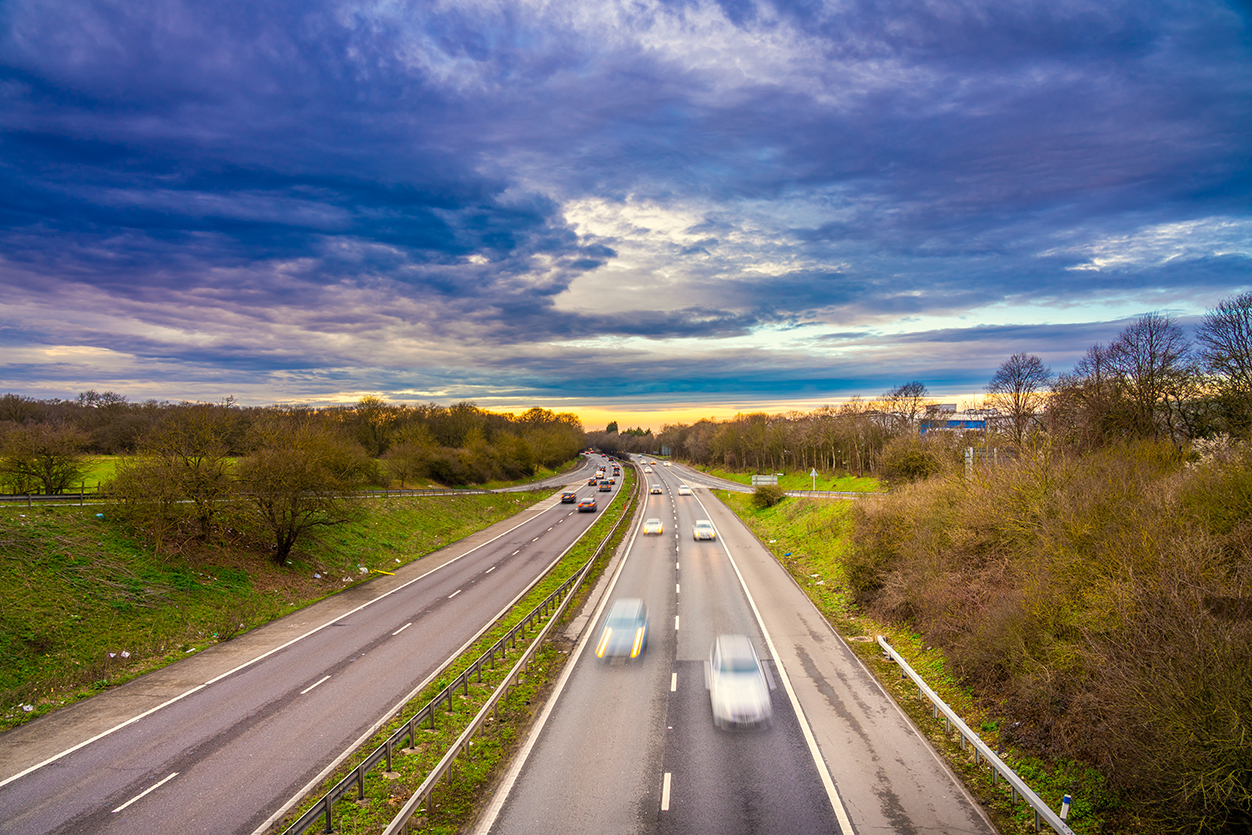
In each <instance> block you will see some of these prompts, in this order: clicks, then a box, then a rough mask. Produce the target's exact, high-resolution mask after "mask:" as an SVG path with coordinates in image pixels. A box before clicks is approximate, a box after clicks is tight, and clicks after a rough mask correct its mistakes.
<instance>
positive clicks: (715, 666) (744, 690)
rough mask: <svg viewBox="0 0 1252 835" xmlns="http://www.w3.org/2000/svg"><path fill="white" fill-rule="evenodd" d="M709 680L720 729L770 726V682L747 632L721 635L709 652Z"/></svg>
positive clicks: (710, 695)
mask: <svg viewBox="0 0 1252 835" xmlns="http://www.w3.org/2000/svg"><path fill="white" fill-rule="evenodd" d="M705 683H706V684H707V685H708V688H709V700H710V701H711V702H712V705H713V724H715V725H717V727H719V728H743V727H756V726H764V725H768V724H769V722H770V718H771V717H772V716H773V709H772V708H771V706H770V701H769V691H770V684H769V682H768V681H767V680H766V678H765V670H764V668H763V667H762V666H761V660H760V659H759V658H757V655H756V649H754V648H753V646H752V641H751V640H749V638H748V636H746V635H719V636H717V640H715V641H714V642H713V649H712V650H711V651H710V652H709V665H708V667H706V668H705Z"/></svg>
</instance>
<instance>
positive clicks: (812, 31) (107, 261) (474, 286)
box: [0, 0, 1252, 430]
mask: <svg viewBox="0 0 1252 835" xmlns="http://www.w3.org/2000/svg"><path fill="white" fill-rule="evenodd" d="M1250 25H1252V8H1250V7H1249V5H1248V4H1247V3H1241V2H1230V3H1223V2H1204V0H1197V2H1176V3H1170V2H1151V0H1125V1H1124V2H1123V0H1108V1H1107V2H1099V3H1096V2H1081V3H1075V2H1067V1H1066V0H1039V1H1038V2H1014V0H961V1H960V2H949V0H927V1H926V2H919V0H875V2H869V0H864V2H861V1H860V0H850V2H822V0H795V2H790V1H782V2H752V0H724V1H723V2H701V1H700V0H691V1H690V2H689V1H688V0H676V1H675V2H669V0H622V1H621V2H618V0H596V2H586V0H569V1H568V2H566V1H565V0H538V1H537V2H529V0H512V2H493V1H492V0H453V2H442V1H441V0H425V1H424V2H404V1H403V0H378V1H377V2H322V1H321V0H290V2H284V0H274V2H264V3H257V2H255V0H246V2H244V1H243V0H213V2H209V3H205V2H192V0H179V1H177V2H176V1H175V0H116V2H92V1H91V0H74V1H73V2H66V1H65V0H0V392H5V391H8V392H14V393H18V394H21V395H24V396H28V397H35V398H39V399H48V398H54V397H60V398H73V397H75V396H76V395H77V394H78V393H79V392H82V391H86V390H88V389H95V390H98V391H106V390H107V391H114V392H117V393H120V394H123V395H125V396H126V397H127V398H128V399H130V400H132V401H141V400H146V399H150V398H151V399H157V400H175V401H177V400H203V401H218V400H221V399H222V398H225V397H234V398H235V399H236V400H237V401H238V402H240V403H243V404H256V405H260V404H270V403H313V404H329V403H344V402H352V401H355V400H356V399H358V398H360V397H361V396H363V395H367V394H368V395H376V396H380V397H383V398H385V399H387V400H389V401H391V402H396V403H428V402H436V403H443V404H449V403H453V402H457V401H463V400H472V401H474V402H475V403H477V404H478V405H480V406H482V407H484V408H490V409H492V410H497V411H516V412H520V411H523V410H525V409H528V408H530V407H532V406H540V407H543V408H550V409H553V410H555V411H572V412H575V413H577V414H580V415H581V416H583V419H584V424H585V425H586V428H588V429H598V428H603V426H604V425H605V424H606V423H607V422H608V421H609V420H620V422H621V424H622V425H623V426H634V425H636V424H638V425H642V426H646V427H649V428H653V429H654V430H659V429H660V428H661V425H663V424H664V423H667V422H688V421H690V420H692V419H694V418H696V417H698V416H720V417H725V416H730V415H733V414H734V413H735V412H740V411H742V412H749V411H771V412H777V411H785V410H787V409H790V408H799V409H802V410H809V409H812V408H816V407H817V406H819V405H822V404H827V403H837V402H840V401H842V400H845V399H847V398H848V397H851V396H855V395H861V396H865V397H874V396H876V395H879V394H881V393H883V392H885V391H887V390H889V389H891V388H893V387H895V386H897V385H900V384H902V383H905V382H909V381H912V380H920V381H922V382H924V383H925V384H926V386H927V388H928V390H929V391H930V392H931V394H932V395H934V396H935V397H936V398H938V399H956V398H958V397H965V396H974V395H976V394H977V393H978V392H981V391H983V390H984V388H985V386H986V383H987V381H988V380H989V379H990V378H991V375H992V374H993V373H994V371H995V369H996V367H998V366H999V365H1000V364H1001V363H1002V362H1003V361H1004V360H1005V359H1007V358H1008V357H1009V356H1010V355H1011V354H1013V353H1016V352H1026V353H1031V354H1037V355H1039V356H1040V357H1042V358H1043V359H1044V361H1045V362H1046V363H1047V364H1048V365H1050V366H1051V367H1052V368H1053V369H1054V370H1056V371H1066V370H1069V369H1070V368H1072V367H1073V364H1074V362H1075V361H1076V360H1077V359H1078V357H1080V356H1081V355H1082V354H1083V353H1084V352H1085V351H1086V349H1087V348H1088V347H1089V346H1090V345H1093V344H1096V343H1107V342H1108V341H1110V340H1111V339H1113V338H1114V337H1115V336H1116V334H1117V333H1118V331H1120V330H1121V329H1122V328H1124V327H1125V326H1126V325H1127V324H1128V323H1129V322H1131V321H1133V319H1134V318H1135V317H1137V316H1140V315H1142V314H1144V313H1147V312H1150V311H1159V312H1162V313H1166V314H1168V315H1170V316H1173V317H1175V318H1176V319H1177V320H1178V321H1179V322H1180V323H1182V324H1184V325H1187V326H1191V325H1193V324H1194V323H1195V322H1196V321H1198V317H1200V316H1202V315H1203V313H1204V312H1205V310H1206V309H1209V308H1211V307H1213V306H1214V305H1215V304H1217V303H1218V302H1219V301H1221V300H1222V299H1224V298H1228V297H1230V296H1231V295H1234V294H1236V293H1239V292H1243V291H1245V290H1248V289H1252V270H1250V269H1249V267H1250V265H1252V176H1250V175H1252V30H1250Z"/></svg>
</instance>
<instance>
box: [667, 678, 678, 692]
mask: <svg viewBox="0 0 1252 835" xmlns="http://www.w3.org/2000/svg"><path fill="white" fill-rule="evenodd" d="M677 691H678V673H670V674H669V692H671V693H675V692H677Z"/></svg>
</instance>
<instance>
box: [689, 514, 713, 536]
mask: <svg viewBox="0 0 1252 835" xmlns="http://www.w3.org/2000/svg"><path fill="white" fill-rule="evenodd" d="M691 538H692V539H697V540H698V539H717V531H716V530H714V528H713V523H712V522H710V521H709V520H708V519H700V520H697V521H696V523H695V524H694V525H692V526H691Z"/></svg>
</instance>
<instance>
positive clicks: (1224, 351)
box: [1196, 293, 1252, 434]
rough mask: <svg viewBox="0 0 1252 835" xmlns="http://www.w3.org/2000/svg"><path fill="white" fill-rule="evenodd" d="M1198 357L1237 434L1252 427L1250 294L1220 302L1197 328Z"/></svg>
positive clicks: (1228, 420) (1251, 307) (1251, 297)
mask: <svg viewBox="0 0 1252 835" xmlns="http://www.w3.org/2000/svg"><path fill="white" fill-rule="evenodd" d="M1196 341H1197V342H1199V343H1200V359H1201V361H1202V362H1203V363H1204V367H1205V368H1206V369H1207V370H1208V371H1209V372H1210V373H1211V374H1213V375H1214V377H1215V382H1216V385H1217V388H1218V392H1219V394H1220V395H1221V399H1222V402H1223V406H1224V407H1225V408H1224V411H1225V413H1226V419H1227V422H1228V423H1229V424H1230V428H1231V429H1232V430H1234V431H1235V432H1236V433H1238V434H1246V433H1247V432H1248V431H1249V430H1250V429H1252V293H1240V294H1239V295H1237V296H1232V297H1231V298H1229V299H1224V300H1223V301H1221V302H1219V303H1218V305H1217V307H1215V308H1213V309H1212V310H1210V311H1208V313H1206V314H1205V315H1204V319H1203V320H1201V322H1200V325H1199V326H1198V327H1197V328H1196Z"/></svg>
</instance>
